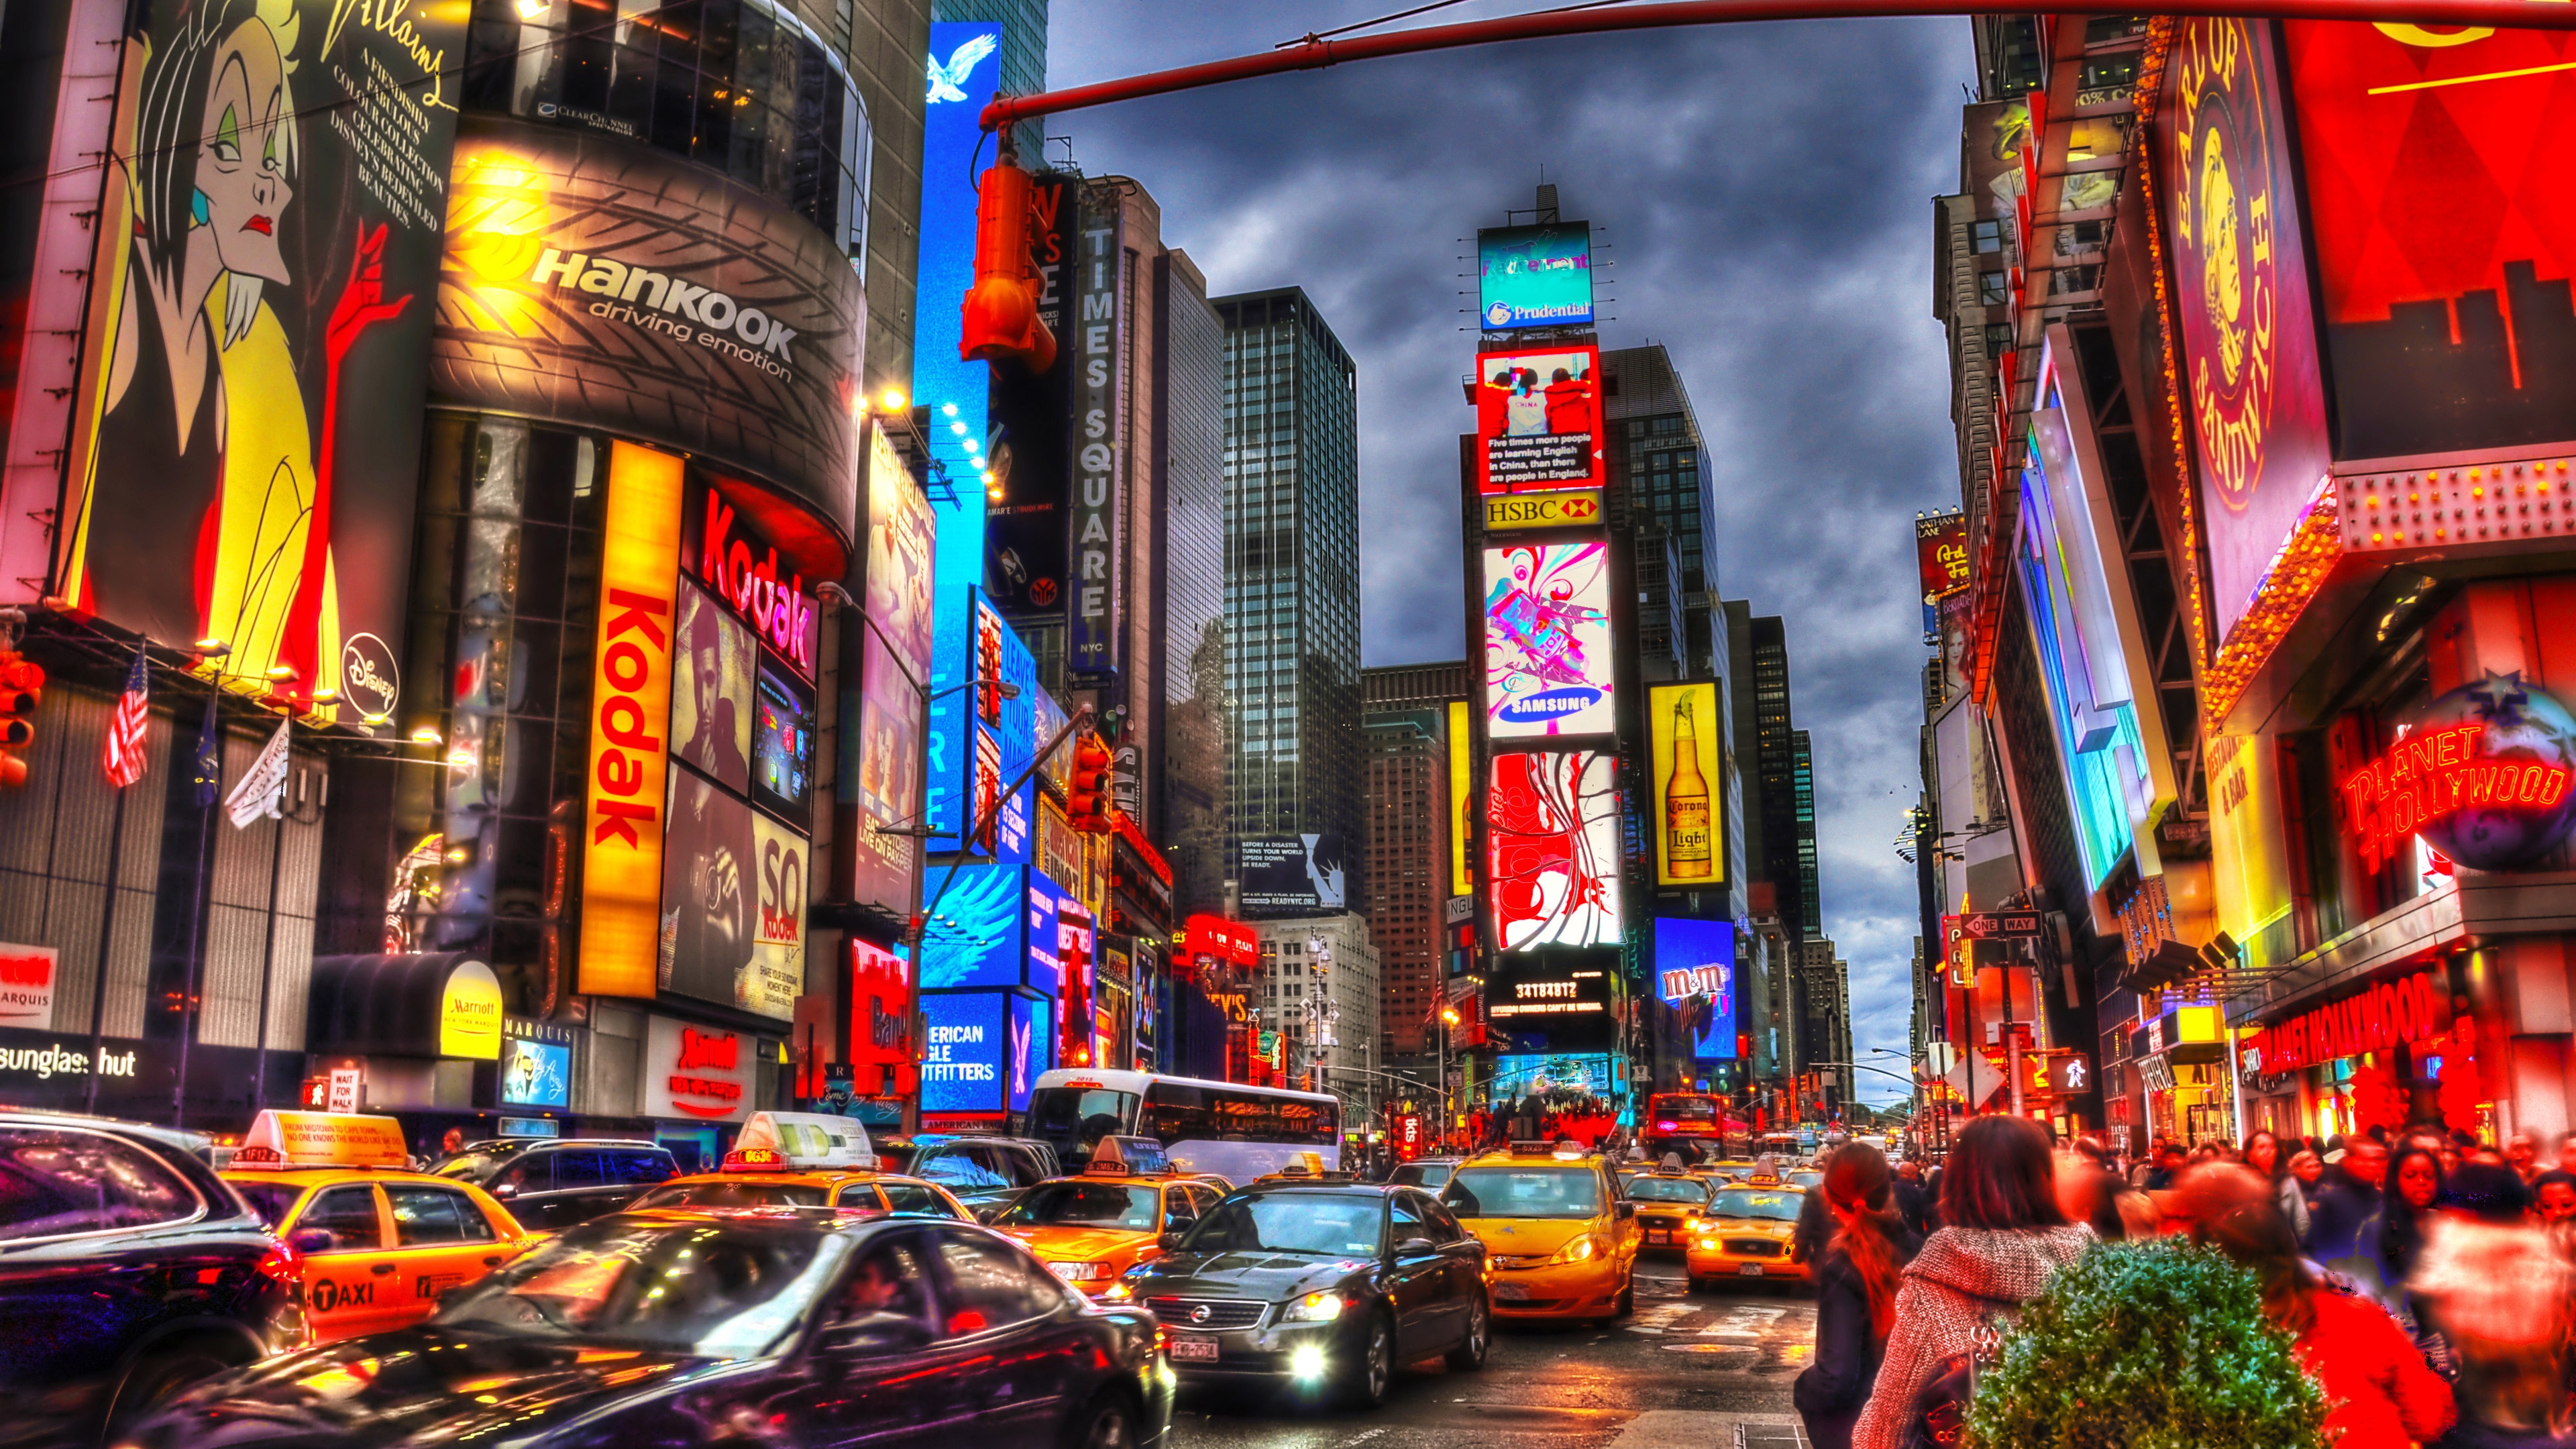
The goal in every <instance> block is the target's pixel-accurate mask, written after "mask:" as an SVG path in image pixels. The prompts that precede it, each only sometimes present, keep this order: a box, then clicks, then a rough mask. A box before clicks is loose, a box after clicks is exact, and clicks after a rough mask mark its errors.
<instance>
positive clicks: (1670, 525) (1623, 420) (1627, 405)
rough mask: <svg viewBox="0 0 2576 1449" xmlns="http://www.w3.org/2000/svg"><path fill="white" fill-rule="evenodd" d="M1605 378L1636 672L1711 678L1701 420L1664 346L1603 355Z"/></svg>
mask: <svg viewBox="0 0 2576 1449" xmlns="http://www.w3.org/2000/svg"><path fill="white" fill-rule="evenodd" d="M1601 377H1602V387H1601V391H1602V399H1601V402H1602V411H1603V413H1604V415H1605V421H1606V422H1607V425H1608V430H1609V435H1610V459H1609V463H1610V476H1611V477H1613V478H1616V479H1619V480H1621V481H1622V482H1623V483H1624V484H1625V485H1626V486H1625V487H1624V488H1623V489H1622V490H1620V492H1619V495H1618V496H1619V497H1620V498H1621V499H1623V500H1624V504H1625V514H1626V520H1625V521H1626V523H1627V526H1628V527H1629V528H1630V529H1631V530H1633V537H1634V539H1635V545H1634V549H1635V554H1636V572H1637V658H1638V662H1639V667H1640V668H1641V669H1642V670H1643V671H1644V674H1645V677H1646V678H1648V679H1650V680H1653V679H1667V678H1688V679H1706V678H1709V677H1710V676H1711V673H1712V671H1711V669H1710V665H1711V662H1712V659H1711V656H1712V654H1713V653H1714V652H1715V647H1714V646H1713V640H1712V634H1711V629H1710V621H1709V613H1708V610H1709V599H1710V597H1711V595H1712V594H1713V592H1714V590H1715V588H1716V583H1715V579H1716V569H1715V568H1714V567H1713V566H1712V564H1711V562H1710V560H1709V556H1708V555H1709V549H1708V537H1709V534H1710V533H1711V532H1712V531H1713V530H1714V529H1715V528H1716V523H1717V500H1716V493H1715V487H1714V483H1713V478H1712V470H1711V469H1710V468H1709V466H1708V449H1707V446H1706V444H1705V443H1703V442H1702V440H1701V437H1700V430H1699V418H1698V415H1697V414H1695V413H1694V412H1692V410H1691V402H1690V394H1689V393H1688V392H1687V391H1685V390H1684V389H1683V387H1682V379H1681V374H1680V373H1679V372H1677V371H1675V370H1674V367H1673V360H1672V356H1671V354H1669V353H1667V352H1666V351H1665V350H1664V346H1663V344H1662V343H1660V342H1655V343H1648V344H1647V345H1645V346H1643V347H1622V348H1616V349H1614V350H1611V351H1607V352H1604V353H1602V354H1601ZM1612 522H1613V524H1614V525H1615V524H1617V523H1619V522H1620V519H1618V518H1617V517H1614V518H1613V519H1612ZM1668 559H1669V562H1668V561H1667V560H1668ZM1675 671H1678V672H1675Z"/></svg>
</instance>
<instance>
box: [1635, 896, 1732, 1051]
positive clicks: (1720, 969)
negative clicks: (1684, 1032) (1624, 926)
mask: <svg viewBox="0 0 2576 1449" xmlns="http://www.w3.org/2000/svg"><path fill="white" fill-rule="evenodd" d="M1655 997H1656V999H1657V1000H1659V1001H1661V1002H1663V1003H1664V1004H1665V1005H1667V1006H1672V1007H1676V1008H1680V1009H1681V1010H1682V1011H1683V1012H1684V1019H1685V1020H1686V1022H1687V1023H1688V1025H1689V1028H1690V1035H1691V1055H1692V1056H1693V1057H1694V1058H1697V1059H1700V1060H1703V1061H1712V1060H1718V1059H1722V1058H1726V1057H1732V1056H1734V1055H1735V1016H1736V1000H1735V923H1734V922H1732V921H1700V920H1688V919H1684V918H1680V917H1675V916H1658V917H1656V918H1655Z"/></svg>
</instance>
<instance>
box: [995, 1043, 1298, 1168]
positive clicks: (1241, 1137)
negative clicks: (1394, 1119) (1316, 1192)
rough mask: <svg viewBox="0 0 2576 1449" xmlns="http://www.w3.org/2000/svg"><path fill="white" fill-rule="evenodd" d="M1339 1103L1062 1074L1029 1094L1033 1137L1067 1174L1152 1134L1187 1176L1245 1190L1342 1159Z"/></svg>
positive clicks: (1235, 1088) (1140, 1078)
mask: <svg viewBox="0 0 2576 1449" xmlns="http://www.w3.org/2000/svg"><path fill="white" fill-rule="evenodd" d="M1341 1126H1342V1104H1341V1101H1340V1100H1339V1099H1338V1098H1335V1097H1330V1096H1326V1095H1324V1094H1323V1093H1320V1092H1290V1091H1285V1090H1282V1089H1280V1088H1277V1087H1247V1086H1244V1085H1242V1084H1240V1083H1237V1082H1206V1081H1200V1080H1198V1079H1197V1078H1195V1077H1171V1076H1164V1075H1162V1074H1160V1073H1157V1072H1109V1071H1091V1070H1086V1069H1083V1068H1077V1067H1059V1068H1057V1069H1056V1070H1054V1071H1049V1072H1041V1073H1039V1074H1038V1079H1037V1083H1036V1085H1035V1086H1034V1087H1033V1088H1032V1089H1031V1090H1030V1092H1029V1126H1028V1133H1029V1135H1030V1136H1032V1137H1035V1138H1038V1139H1040V1140H1041V1141H1045V1142H1049V1143H1052V1144H1054V1146H1055V1150H1056V1155H1057V1156H1058V1157H1060V1158H1062V1159H1063V1160H1064V1163H1065V1165H1066V1167H1067V1168H1068V1169H1070V1170H1072V1171H1076V1172H1078V1171H1081V1170H1082V1164H1083V1163H1085V1162H1088V1161H1089V1160H1090V1159H1091V1149H1092V1148H1093V1147H1095V1146H1097V1145H1098V1144H1099V1142H1100V1139H1101V1138H1103V1137H1109V1136H1119V1137H1151V1138H1153V1139H1155V1140H1156V1141H1158V1142H1160V1143H1162V1144H1163V1150H1164V1152H1165V1153H1166V1154H1168V1155H1169V1156H1170V1157H1171V1159H1172V1165H1173V1166H1175V1167H1177V1168H1179V1169H1180V1170H1181V1171H1183V1172H1207V1173H1214V1174H1216V1175H1217V1176H1219V1177H1222V1178H1224V1179H1226V1180H1227V1181H1229V1182H1235V1183H1245V1182H1250V1181H1251V1180H1252V1179H1254V1178H1256V1177H1259V1176H1261V1175H1262V1174H1264V1173H1269V1172H1277V1171H1279V1170H1280V1169H1281V1168H1283V1167H1285V1166H1287V1165H1288V1164H1289V1163H1291V1162H1297V1161H1302V1160H1303V1159H1304V1158H1305V1155H1306V1154H1308V1153H1313V1154H1315V1155H1316V1156H1318V1157H1320V1158H1322V1159H1323V1163H1324V1170H1325V1171H1327V1172H1332V1171H1337V1170H1338V1169H1339V1168H1340V1167H1341V1161H1342V1146H1341V1143H1342V1134H1341Z"/></svg>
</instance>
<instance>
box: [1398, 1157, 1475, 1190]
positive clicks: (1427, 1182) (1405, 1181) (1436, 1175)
mask: <svg viewBox="0 0 2576 1449" xmlns="http://www.w3.org/2000/svg"><path fill="white" fill-rule="evenodd" d="M1457 1170H1458V1166H1457V1164H1456V1163H1453V1162H1408V1163H1405V1164H1404V1165H1403V1166H1401V1167H1398V1168H1397V1169H1396V1170H1395V1175H1394V1176H1392V1177H1390V1178H1388V1179H1387V1181H1389V1182H1392V1183H1395V1184H1397V1185H1398V1186H1402V1187H1428V1188H1438V1187H1441V1186H1443V1185H1445V1184H1446V1183H1447V1182H1448V1181H1449V1174H1451V1173H1453V1172H1455V1171H1457Z"/></svg>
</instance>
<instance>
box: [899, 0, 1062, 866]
mask: <svg viewBox="0 0 2576 1449" xmlns="http://www.w3.org/2000/svg"><path fill="white" fill-rule="evenodd" d="M1001 52H1002V26H1001V23H1000V22H999V21H941V22H937V23H935V24H933V25H932V26H931V27H930V56H931V60H930V69H931V74H932V76H933V77H934V81H935V83H934V84H932V85H931V86H930V88H929V91H928V102H927V104H926V105H925V106H924V108H923V110H922V117H921V251H920V262H919V269H918V272H917V274H916V275H917V278H918V283H917V285H916V287H915V289H914V291H915V295H916V296H918V297H919V299H920V302H919V304H918V305H917V306H915V307H914V309H913V324H912V390H913V396H912V401H913V403H914V405H915V406H917V407H922V408H926V409H928V411H929V415H930V429H929V446H930V456H931V458H932V460H933V463H934V465H935V466H937V467H939V468H942V469H944V470H945V471H946V473H947V475H948V477H949V478H950V479H951V480H953V481H954V482H955V484H956V485H957V486H955V487H952V488H950V489H949V490H948V492H947V494H946V496H944V497H943V498H941V499H939V500H937V501H936V502H935V503H934V505H933V506H934V507H935V508H936V509H937V510H938V514H939V583H940V593H939V610H940V612H941V613H943V614H944V613H947V612H948V611H949V610H951V609H953V608H955V607H956V604H955V601H954V596H953V590H954V589H955V587H956V586H958V585H961V584H972V583H980V582H982V580H983V578H984V542H985V539H984V490H983V489H982V488H980V487H977V486H975V485H976V484H977V483H979V482H980V481H981V480H982V477H983V472H984V467H985V460H984V447H985V437H986V426H985V422H986V419H985V409H986V407H987V404H988V402H989V398H990V392H991V383H992V369H991V368H990V367H988V366H986V365H985V364H984V363H983V362H980V361H971V362H970V361H965V360H961V359H960V358H959V357H958V355H957V351H958V345H959V341H960V334H961V332H962V331H963V322H962V318H961V313H960V307H961V304H962V303H963V302H964V300H965V297H966V293H967V291H968V289H970V288H972V287H973V286H974V284H975V204H976V199H977V198H976V187H977V184H978V183H979V182H980V181H981V180H982V178H983V174H984V168H985V167H987V166H990V165H992V164H993V154H994V153H993V138H992V137H990V136H987V135H985V134H984V132H983V130H982V129H981V128H980V127H978V126H977V125H976V117H977V116H978V115H979V114H981V113H982V111H983V109H984V107H985V106H987V105H989V104H991V103H992V100H993V90H994V87H995V86H997V85H998V84H999V83H1000V82H1001V78H1002V54H1001ZM1056 335H1057V337H1058V338H1061V337H1062V336H1063V335H1064V334H1063V333H1062V332H1058V333H1057V334H1056ZM931 848H932V849H934V850H936V849H938V848H939V847H938V846H937V845H935V844H934V845H933V846H932V847H931Z"/></svg>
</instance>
